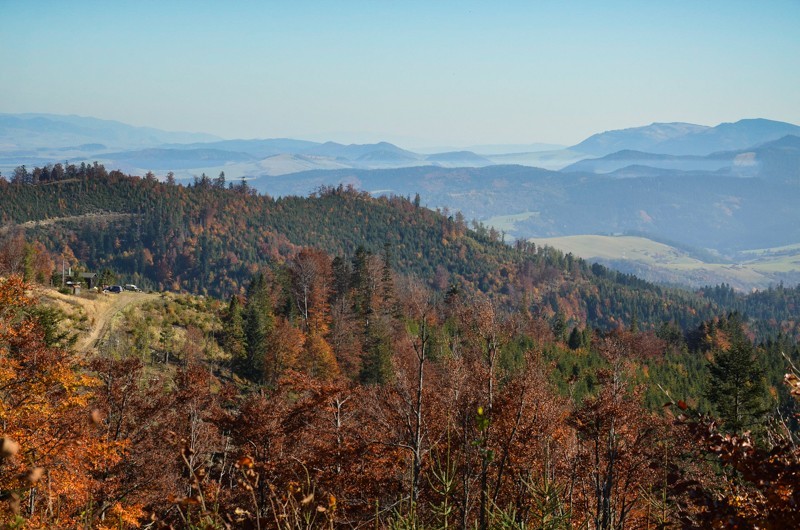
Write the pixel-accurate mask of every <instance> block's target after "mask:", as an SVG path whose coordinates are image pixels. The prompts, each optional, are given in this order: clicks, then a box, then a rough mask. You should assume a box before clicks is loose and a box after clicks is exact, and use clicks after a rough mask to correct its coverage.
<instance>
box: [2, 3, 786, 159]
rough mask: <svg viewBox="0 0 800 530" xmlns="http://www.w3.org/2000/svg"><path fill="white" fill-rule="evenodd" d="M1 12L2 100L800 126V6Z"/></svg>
mask: <svg viewBox="0 0 800 530" xmlns="http://www.w3.org/2000/svg"><path fill="white" fill-rule="evenodd" d="M0 23H2V28H3V30H2V33H0V72H2V81H0V112H50V113H58V114H78V115H84V116H94V117H98V118H106V119H115V120H119V121H123V122H126V123H130V124H134V125H147V126H153V127H158V128H162V129H168V130H185V131H198V132H199V131H202V132H208V133H212V134H217V135H219V136H222V137H225V138H237V137H238V138H270V137H296V138H308V139H315V140H321V139H336V140H339V141H361V142H364V141H374V140H376V139H378V138H384V139H388V140H390V141H395V142H398V143H400V144H401V145H404V146H407V147H417V146H425V145H469V144H476V143H528V142H555V143H564V144H572V143H576V142H578V141H580V140H582V139H583V138H585V137H586V136H588V135H590V134H592V133H595V132H599V131H603V130H609V129H617V128H624V127H633V126H638V125H645V124H648V123H651V122H654V121H688V122H693V123H702V124H707V125H716V124H717V123H720V122H723V121H736V120H738V119H741V118H752V117H764V118H770V119H776V120H783V121H789V122H792V123H800V29H799V28H800V2H799V1H797V0H790V1H769V2H737V1H730V0H729V1H703V2H699V1H690V2H674V1H670V2H667V1H664V2H654V1H631V2H615V1H603V2H600V1H592V2H555V1H539V2H527V1H526V2H502V1H497V2H488V1H487V2H465V1H459V2H450V1H436V0H431V1H424V2H413V1H402V2H383V1H378V0H372V1H364V2H348V1H344V0H340V1H331V2H302V1H291V2H290V1H281V2H263V1H261V2H248V1H235V2H234V1H218V2H205V1H201V0H191V1H175V0H169V1H156V2H151V1H147V0H137V1H130V2H116V1H114V2H107V1H103V2H90V1H81V0H70V1H61V0H59V1H51V2H47V1H37V0H20V1H17V0H0Z"/></svg>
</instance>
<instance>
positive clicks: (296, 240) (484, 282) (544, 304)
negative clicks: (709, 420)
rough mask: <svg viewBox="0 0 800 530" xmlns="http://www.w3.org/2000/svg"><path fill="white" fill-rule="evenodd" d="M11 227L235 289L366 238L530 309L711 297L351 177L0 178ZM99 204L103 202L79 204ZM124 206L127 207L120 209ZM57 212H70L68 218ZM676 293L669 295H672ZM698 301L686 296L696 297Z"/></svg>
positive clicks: (143, 268)
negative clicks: (314, 253)
mask: <svg viewBox="0 0 800 530" xmlns="http://www.w3.org/2000/svg"><path fill="white" fill-rule="evenodd" d="M2 191H3V193H2V196H1V197H0V206H2V208H1V210H2V212H3V215H4V218H3V224H4V225H5V226H6V227H8V226H10V225H14V224H17V225H19V224H22V223H27V222H30V221H31V220H36V219H39V220H44V219H49V221H48V224H43V225H39V226H31V225H30V224H29V225H26V226H28V228H27V229H26V233H27V234H28V236H29V237H32V238H35V239H39V240H41V241H43V242H44V243H45V245H46V246H47V247H48V248H50V249H52V250H54V251H56V252H59V253H60V252H62V251H63V250H64V249H65V248H68V250H67V252H68V253H71V254H74V256H75V258H77V260H79V261H81V262H83V263H85V264H86V265H87V266H88V267H90V268H91V269H93V270H102V269H104V268H110V269H112V270H114V271H117V272H119V273H120V274H123V275H124V276H125V277H129V278H131V281H133V283H136V284H137V285H145V286H148V285H149V286H152V287H156V288H159V289H172V290H186V291H190V292H195V293H204V292H208V293H211V294H215V295H223V296H228V295H230V294H231V293H233V292H241V289H242V288H243V286H244V285H245V284H246V282H247V281H248V280H249V278H250V277H251V275H252V273H253V271H255V270H257V269H259V268H263V267H270V266H272V265H273V264H276V263H281V262H284V261H286V260H290V259H292V258H293V257H294V256H295V255H296V254H297V252H298V251H299V250H300V249H301V248H302V247H306V246H314V247H317V248H320V249H322V250H324V251H325V252H327V253H329V254H330V255H332V256H341V257H343V258H345V259H348V260H349V259H351V258H352V256H353V255H354V253H355V251H356V250H357V248H358V247H360V246H363V247H365V248H366V249H367V250H368V251H371V252H372V253H374V254H381V253H382V252H383V251H384V247H385V246H388V249H389V252H390V253H391V262H392V266H393V267H394V268H395V269H396V270H398V271H399V272H402V273H404V274H410V275H414V276H416V277H418V278H420V279H421V280H422V281H423V282H424V283H427V284H430V285H439V287H440V288H443V289H444V288H447V287H448V286H449V285H453V286H456V287H457V288H459V289H464V290H467V291H472V290H482V291H485V292H488V293H497V294H498V295H500V294H502V295H503V296H504V297H506V298H507V300H508V303H513V304H517V303H519V301H520V300H522V299H526V300H527V302H526V303H527V304H529V306H530V309H531V310H532V311H536V312H541V313H543V314H545V315H552V314H555V313H556V312H558V311H563V312H565V313H566V314H567V315H569V316H571V317H572V318H574V319H575V320H576V321H583V320H588V321H589V322H590V323H592V325H597V326H600V327H604V328H607V327H610V326H611V327H613V326H615V325H616V324H615V323H617V322H630V320H631V318H633V315H634V314H636V315H637V318H638V319H639V321H640V322H649V323H652V324H653V325H655V324H656V323H659V322H662V321H665V320H667V321H668V320H675V321H676V322H682V323H685V324H687V325H688V324H690V323H691V322H696V321H698V320H699V319H701V318H703V316H711V315H712V314H713V313H715V312H716V309H715V308H714V307H713V305H712V304H709V303H708V302H707V301H704V300H702V299H699V298H696V297H693V296H691V295H689V294H688V293H682V292H680V291H670V290H664V289H662V288H659V287H656V286H653V285H650V284H646V283H644V282H641V281H639V280H636V279H635V278H633V277H630V276H626V275H620V274H617V273H614V272H612V271H609V270H607V269H605V268H603V267H600V268H597V267H594V268H592V267H589V265H588V264H587V263H585V262H582V261H580V260H577V259H573V258H572V256H564V255H562V254H560V253H558V252H552V251H549V250H546V249H541V248H534V247H528V246H525V245H523V246H521V247H518V248H512V247H509V246H507V245H505V244H503V243H501V242H500V241H499V237H500V234H499V233H497V232H494V231H490V230H489V229H487V228H486V227H482V226H479V227H478V228H479V229H478V230H477V231H472V230H468V229H467V227H466V225H465V223H464V221H463V219H462V218H460V217H458V216H456V218H449V219H448V218H447V217H444V216H442V215H440V214H438V213H436V212H434V211H431V210H428V209H426V208H422V207H417V206H415V205H414V204H413V203H412V202H409V201H408V200H406V199H402V198H377V199H376V198H370V197H369V196H368V195H366V194H364V193H360V192H356V191H349V190H347V189H345V188H338V189H328V190H325V191H324V192H322V193H319V194H316V195H314V196H312V197H310V198H307V199H304V198H298V197H286V198H281V199H277V200H276V199H272V198H270V197H264V196H255V195H252V194H251V193H248V192H246V191H245V190H243V189H241V188H237V189H234V190H225V189H219V188H215V187H214V186H213V185H212V184H211V183H210V181H209V182H208V183H205V184H203V183H202V182H198V184H197V185H196V186H191V187H183V186H174V185H167V184H163V183H159V182H157V181H155V180H147V179H138V178H129V177H125V176H123V175H120V174H115V173H112V174H110V175H101V174H97V175H93V176H91V177H86V178H85V179H81V180H77V181H64V182H59V183H54V184H48V185H38V186H32V185H9V184H5V185H3V190H2ZM98 212H102V213H103V215H96V216H85V217H76V216H83V215H86V214H90V213H98ZM120 214H128V215H127V216H122V215H120ZM58 219H63V222H59V221H58ZM664 297H667V298H668V299H670V300H673V303H671V304H669V305H665V304H664V302H663V300H664ZM690 308H691V309H690Z"/></svg>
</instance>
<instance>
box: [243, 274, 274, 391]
mask: <svg viewBox="0 0 800 530" xmlns="http://www.w3.org/2000/svg"><path fill="white" fill-rule="evenodd" d="M274 326H275V318H274V315H273V311H272V301H271V300H270V295H269V289H268V286H267V281H266V279H265V278H264V274H263V273H258V274H257V275H256V276H255V277H254V278H253V280H252V281H251V282H250V285H249V286H248V288H247V303H246V305H245V308H244V336H245V343H246V344H247V349H246V351H247V357H246V361H245V366H244V370H243V375H245V376H247V377H250V378H251V379H253V380H255V381H263V380H264V367H265V365H266V360H267V355H269V337H270V334H271V333H272V330H273V328H274Z"/></svg>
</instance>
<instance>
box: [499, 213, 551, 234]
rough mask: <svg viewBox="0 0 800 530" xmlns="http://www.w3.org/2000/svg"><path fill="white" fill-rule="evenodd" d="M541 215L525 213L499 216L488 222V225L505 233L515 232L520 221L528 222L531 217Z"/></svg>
mask: <svg viewBox="0 0 800 530" xmlns="http://www.w3.org/2000/svg"><path fill="white" fill-rule="evenodd" d="M537 215H539V212H523V213H518V214H514V215H498V216H496V217H491V218H489V219H487V220H486V225H488V226H492V227H494V228H495V229H497V230H503V231H505V232H513V231H514V230H515V229H516V226H515V225H516V223H518V222H519V221H526V220H528V219H530V218H531V217H535V216H537Z"/></svg>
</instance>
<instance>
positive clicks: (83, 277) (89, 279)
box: [78, 272, 97, 289]
mask: <svg viewBox="0 0 800 530" xmlns="http://www.w3.org/2000/svg"><path fill="white" fill-rule="evenodd" d="M78 279H79V280H80V281H81V282H86V288H87V289H92V288H93V287H95V286H96V282H97V273H96V272H81V273H79V274H78Z"/></svg>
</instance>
